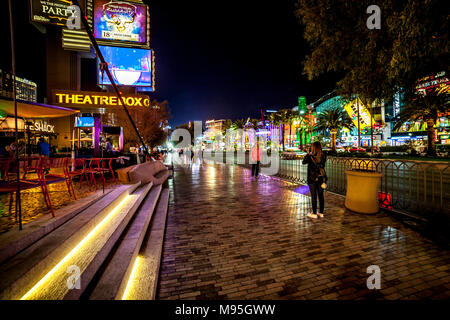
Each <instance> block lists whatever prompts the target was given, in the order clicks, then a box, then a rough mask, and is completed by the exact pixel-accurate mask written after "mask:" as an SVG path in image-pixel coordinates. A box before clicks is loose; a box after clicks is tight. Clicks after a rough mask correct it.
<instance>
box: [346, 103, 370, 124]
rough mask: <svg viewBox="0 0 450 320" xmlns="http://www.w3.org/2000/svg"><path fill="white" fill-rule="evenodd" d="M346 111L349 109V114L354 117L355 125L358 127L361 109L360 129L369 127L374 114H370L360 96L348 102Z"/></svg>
mask: <svg viewBox="0 0 450 320" xmlns="http://www.w3.org/2000/svg"><path fill="white" fill-rule="evenodd" d="M344 109H345V111H347V113H348V115H349V116H350V118H351V119H352V121H353V123H354V124H355V126H356V127H357V128H358V109H359V127H360V129H364V128H367V127H369V128H370V124H371V122H372V123H373V122H374V121H371V118H372V116H371V115H370V112H369V110H367V108H366V107H365V106H364V104H363V103H362V102H361V100H360V99H359V98H356V99H355V100H353V101H351V102H349V103H347V104H346V105H345V106H344Z"/></svg>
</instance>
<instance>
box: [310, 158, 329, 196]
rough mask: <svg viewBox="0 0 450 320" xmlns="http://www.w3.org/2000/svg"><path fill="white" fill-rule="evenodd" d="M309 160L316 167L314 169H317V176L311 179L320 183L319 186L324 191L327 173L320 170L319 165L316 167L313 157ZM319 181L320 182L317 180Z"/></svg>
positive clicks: (322, 169)
mask: <svg viewBox="0 0 450 320" xmlns="http://www.w3.org/2000/svg"><path fill="white" fill-rule="evenodd" d="M311 160H312V162H313V163H314V165H315V166H316V168H317V169H318V170H317V171H316V173H317V176H316V177H315V178H314V179H313V180H314V181H318V182H319V181H321V182H322V183H321V184H320V187H321V188H322V189H326V188H327V184H326V181H327V180H328V177H327V172H326V171H325V169H324V168H322V167H321V166H320V165H318V164H317V163H316V161H315V160H314V156H311ZM319 179H320V180H319Z"/></svg>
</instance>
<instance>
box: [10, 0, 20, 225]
mask: <svg viewBox="0 0 450 320" xmlns="http://www.w3.org/2000/svg"><path fill="white" fill-rule="evenodd" d="M8 5H9V25H10V34H11V66H12V79H13V99H14V123H15V132H14V133H15V139H16V159H15V160H16V179H17V190H16V214H17V215H18V216H19V230H22V204H21V202H20V162H19V131H18V123H17V122H18V121H17V99H16V52H15V47H14V26H13V14H12V5H11V0H8Z"/></svg>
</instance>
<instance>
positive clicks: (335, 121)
mask: <svg viewBox="0 0 450 320" xmlns="http://www.w3.org/2000/svg"><path fill="white" fill-rule="evenodd" d="M352 127H353V122H352V120H351V119H350V117H349V116H348V114H347V112H346V111H345V110H342V109H340V108H333V109H328V110H325V111H323V112H322V113H320V115H319V117H318V118H317V125H316V128H317V130H321V131H326V130H329V131H330V133H331V150H332V152H333V153H335V152H336V135H337V133H338V132H339V129H341V128H347V129H349V130H350V129H351V128H352Z"/></svg>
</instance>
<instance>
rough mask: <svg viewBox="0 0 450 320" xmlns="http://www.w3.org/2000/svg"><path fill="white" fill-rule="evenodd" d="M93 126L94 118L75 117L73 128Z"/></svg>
mask: <svg viewBox="0 0 450 320" xmlns="http://www.w3.org/2000/svg"><path fill="white" fill-rule="evenodd" d="M93 126H94V117H75V127H76V128H85V127H93Z"/></svg>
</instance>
